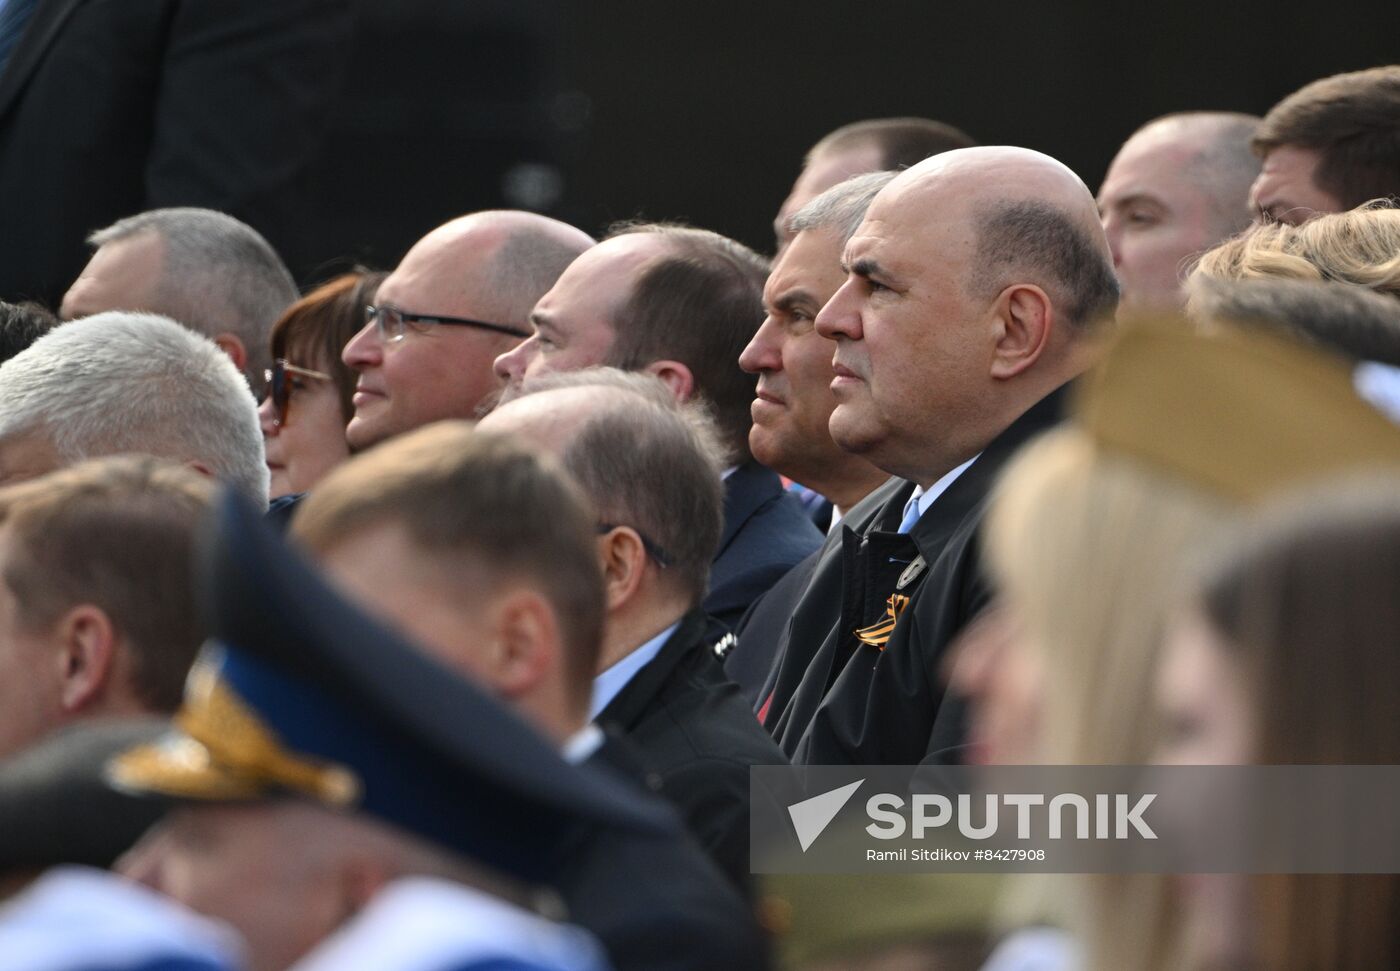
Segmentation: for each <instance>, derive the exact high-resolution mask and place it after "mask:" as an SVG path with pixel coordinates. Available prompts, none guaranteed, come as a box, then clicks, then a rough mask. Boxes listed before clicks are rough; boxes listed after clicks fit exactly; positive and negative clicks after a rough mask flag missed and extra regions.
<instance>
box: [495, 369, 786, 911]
mask: <svg viewBox="0 0 1400 971" xmlns="http://www.w3.org/2000/svg"><path fill="white" fill-rule="evenodd" d="M519 392H520V393H519V395H518V396H517V397H515V398H513V399H512V400H511V401H510V402H508V403H506V404H504V405H502V406H501V407H499V408H497V409H496V410H495V411H493V412H492V413H491V414H490V415H488V416H487V417H486V418H484V419H482V421H481V423H480V425H479V426H478V427H479V428H480V430H481V431H489V432H495V433H498V434H504V435H509V436H511V437H513V438H517V439H523V440H525V441H529V442H532V443H534V444H535V445H537V446H539V447H540V448H543V449H545V450H546V451H548V452H550V453H552V454H554V455H556V456H557V457H558V458H559V459H560V460H561V461H562V462H563V464H564V467H565V468H566V469H567V470H568V471H569V472H570V473H571V474H572V475H573V477H574V479H575V480H576V481H577V482H578V483H579V484H580V485H581V486H583V491H584V492H585V494H587V495H588V497H589V498H590V499H591V500H592V501H593V504H594V506H595V508H596V512H597V514H598V520H599V522H598V532H599V541H598V551H599V558H600V560H601V563H602V567H603V573H604V579H605V582H606V588H607V607H608V612H607V622H606V624H605V626H604V634H603V646H602V653H601V655H600V656H599V659H598V662H597V672H598V673H597V675H596V676H595V678H594V681H593V702H592V708H591V710H590V712H589V717H590V718H592V719H593V720H594V721H595V722H597V723H598V724H599V725H601V726H603V727H604V728H608V729H611V730H614V731H616V732H618V733H619V734H621V735H623V736H624V737H626V738H628V739H629V740H631V741H632V742H633V743H634V744H635V745H636V747H637V748H638V750H639V751H640V753H641V755H642V756H643V758H644V759H645V761H646V764H647V767H648V768H649V769H650V771H651V772H653V773H655V774H656V776H657V778H658V779H659V780H660V789H661V792H662V793H663V794H664V795H665V796H666V797H667V798H669V799H670V800H671V801H672V802H674V803H675V804H676V805H677V806H678V807H679V808H680V810H681V812H682V814H683V815H684V817H685V820H686V823H687V824H688V826H689V827H690V829H691V831H692V832H693V833H694V834H695V836H696V837H697V839H698V840H699V841H700V843H701V845H702V846H703V847H704V848H705V849H706V850H707V851H708V852H709V854H710V856H711V857H712V858H713V859H714V861H715V863H716V864H717V865H718V866H719V868H720V869H721V870H723V871H724V872H725V873H726V874H728V875H729V877H730V878H731V879H732V880H734V881H735V882H736V883H738V884H740V885H741V886H742V885H744V884H746V883H747V881H748V873H749V852H748V850H749V847H748V835H749V819H748V808H749V768H750V766H753V765H775V764H783V763H785V762H786V761H787V760H786V759H785V758H784V757H783V754H782V753H781V752H780V751H779V750H778V748H777V746H776V745H774V744H773V740H772V739H771V738H769V737H768V734H767V733H766V732H764V730H763V728H762V727H761V726H760V725H759V724H758V722H757V721H756V720H755V719H754V717H753V711H752V709H751V707H750V705H749V703H748V702H747V701H746V700H745V698H744V697H743V695H742V694H741V693H740V692H739V689H738V687H737V686H736V685H734V684H733V683H732V682H730V681H729V680H728V679H726V678H725V676H724V672H723V670H722V669H721V667H720V665H719V662H718V661H717V660H716V659H715V657H714V655H713V654H712V652H711V651H710V650H709V643H710V639H709V638H708V637H707V636H706V630H707V626H708V624H707V620H706V617H705V614H704V612H703V611H702V610H701V609H700V603H701V601H702V600H703V599H704V597H705V590H706V583H707V579H708V576H709V571H710V560H711V558H712V557H713V556H714V549H715V547H716V546H717V545H718V543H719V537H720V526H721V522H722V505H721V487H720V469H721V468H722V466H723V463H724V461H725V459H724V452H723V449H722V447H721V446H720V444H719V437H718V433H717V431H716V429H715V427H714V423H713V422H712V421H711V420H710V419H709V417H708V416H707V415H706V414H705V413H704V412H703V411H702V410H701V409H700V408H699V407H698V406H697V405H695V404H681V403H679V402H677V401H676V399H675V398H674V396H673V395H672V394H670V393H669V392H668V391H667V389H666V386H665V385H664V384H662V383H661V381H660V380H659V379H657V378H655V377H652V376H650V375H646V374H638V373H625V372H621V371H617V370H613V369H610V368H609V369H589V370H583V371H576V372H564V373H556V374H551V375H544V376H541V377H539V378H533V379H527V380H526V381H525V382H524V383H523V384H522V385H521V386H520V389H519Z"/></svg>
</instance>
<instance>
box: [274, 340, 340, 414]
mask: <svg viewBox="0 0 1400 971" xmlns="http://www.w3.org/2000/svg"><path fill="white" fill-rule="evenodd" d="M263 380H265V381H266V382H267V389H268V392H267V393H268V397H269V398H271V399H272V411H273V418H272V424H273V425H275V426H277V427H278V428H281V427H282V426H283V425H285V424H286V423H287V414H288V412H289V411H290V410H291V407H292V392H293V391H298V390H301V389H302V388H305V387H306V385H305V384H304V381H305V380H311V381H329V380H331V376H330V375H329V374H326V373H325V372H323V371H313V370H311V369H310V368H304V367H297V366H296V365H295V364H288V363H287V361H286V359H285V358H281V357H279V358H278V359H277V360H275V361H273V362H272V367H271V368H270V369H267V370H264V371H263Z"/></svg>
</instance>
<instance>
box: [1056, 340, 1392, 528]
mask: <svg viewBox="0 0 1400 971" xmlns="http://www.w3.org/2000/svg"><path fill="white" fill-rule="evenodd" d="M1352 370H1353V366H1352V364H1351V363H1349V362H1348V361H1346V360H1345V359H1343V358H1341V357H1338V356H1335V355H1333V354H1330V353H1328V352H1326V351H1321V350H1319V349H1317V348H1314V347H1306V346H1304V345H1302V344H1299V343H1297V342H1295V341H1292V340H1290V339H1288V338H1285V337H1280V336H1277V335H1274V334H1271V333H1266V332H1261V331H1256V330H1249V331H1245V330H1241V329H1234V328H1221V329H1219V330H1216V331H1213V332H1211V333H1198V332H1195V331H1193V330H1191V329H1189V328H1188V327H1187V326H1186V325H1185V324H1184V323H1182V322H1180V321H1165V322H1162V321H1158V322H1148V323H1137V324H1132V325H1130V326H1126V327H1125V328H1124V330H1123V332H1122V333H1121V334H1120V335H1118V336H1117V337H1116V338H1114V339H1113V340H1112V341H1111V342H1110V344H1109V346H1108V348H1107V350H1106V353H1105V354H1104V356H1103V357H1102V358H1101V359H1100V360H1099V362H1098V364H1097V365H1096V366H1095V367H1093V368H1091V369H1090V370H1089V372H1088V373H1087V374H1086V375H1085V376H1084V377H1083V378H1082V379H1081V380H1080V382H1079V387H1078V388H1077V394H1076V399H1075V404H1074V409H1073V413H1074V415H1075V417H1076V419H1077V421H1078V424H1079V425H1080V427H1082V428H1083V429H1084V430H1085V431H1087V432H1088V433H1089V434H1090V435H1091V436H1092V437H1093V438H1094V440H1095V441H1097V442H1098V443H1099V444H1101V445H1103V446H1104V447H1106V448H1109V449H1112V450H1114V451H1118V452H1121V453H1125V454H1127V455H1131V456H1132V457H1134V458H1135V459H1138V460H1139V461H1142V462H1143V463H1145V464H1148V465H1151V466H1153V467H1155V468H1157V469H1160V470H1162V471H1164V472H1167V473H1169V474H1172V475H1175V476H1178V477H1180V478H1183V479H1186V480H1188V481H1189V482H1191V483H1192V484H1194V485H1196V486H1198V487H1201V488H1204V489H1207V490H1209V491H1211V492H1213V493H1216V494H1217V495H1219V496H1221V497H1223V498H1225V499H1229V500H1232V501H1236V502H1255V501H1258V500H1260V499H1263V498H1265V497H1266V496H1267V495H1269V494H1271V493H1273V492H1276V491H1278V490H1279V489H1281V488H1286V487H1287V488H1291V487H1294V486H1297V485H1302V484H1305V483H1306V482H1308V481H1310V480H1316V479H1322V478H1326V477H1330V476H1334V475H1337V474H1339V473H1353V472H1358V473H1359V472H1365V471H1386V470H1391V471H1394V470H1397V469H1400V428H1397V427H1396V426H1395V425H1394V424H1392V423H1391V422H1390V421H1389V420H1388V419H1387V418H1385V416H1383V415H1382V414H1381V413H1380V412H1379V411H1377V410H1375V409H1374V408H1372V407H1371V406H1370V405H1368V404H1367V403H1366V402H1365V401H1363V400H1362V399H1361V397H1360V396H1359V395H1358V394H1357V393H1356V390H1355V385H1354V383H1353V378H1352Z"/></svg>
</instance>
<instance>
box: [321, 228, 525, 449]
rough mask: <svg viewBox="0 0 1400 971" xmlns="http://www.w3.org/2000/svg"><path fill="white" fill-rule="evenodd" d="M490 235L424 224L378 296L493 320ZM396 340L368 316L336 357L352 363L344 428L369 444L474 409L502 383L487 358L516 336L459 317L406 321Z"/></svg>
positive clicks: (353, 440) (383, 303)
mask: <svg viewBox="0 0 1400 971" xmlns="http://www.w3.org/2000/svg"><path fill="white" fill-rule="evenodd" d="M494 244H495V240H494V238H492V237H487V236H484V235H480V234H478V235H477V236H475V237H472V236H465V237H464V236H463V235H462V234H461V233H456V234H451V233H447V232H444V233H443V234H442V235H435V234H429V235H428V236H426V237H424V238H423V239H422V240H421V241H419V243H418V244H417V245H415V246H414V247H413V249H412V250H410V251H409V253H408V255H407V256H405V257H404V259H403V262H402V263H400V264H399V266H398V268H397V269H396V270H394V272H393V273H391V274H390V275H389V277H388V278H387V279H386V280H385V281H384V282H383V284H381V285H380V287H379V292H378V293H377V294H376V295H375V305H376V306H379V307H394V308H397V309H398V310H400V311H403V312H405V313H412V314H424V315H440V316H445V317H459V318H465V319H468V320H478V321H483V322H486V323H491V324H499V325H504V326H508V327H514V328H518V329H519V330H520V331H521V332H522V333H523V332H524V331H525V330H526V327H525V325H524V323H523V322H522V321H510V320H499V319H496V318H497V314H499V306H498V302H497V301H495V300H494V299H493V298H492V288H491V281H490V271H489V267H490V259H491V256H492V253H493V249H492V247H493V246H494ZM404 327H405V332H404V336H403V338H402V339H401V340H397V341H385V340H383V339H382V338H381V337H380V335H379V332H378V329H377V328H376V326H375V325H374V324H367V325H366V326H365V327H364V329H362V330H361V331H360V332H359V333H358V334H356V335H355V336H354V337H353V338H352V339H351V340H350V343H348V344H346V345H345V350H344V351H343V352H342V353H341V358H342V359H343V360H344V361H345V363H346V365H347V366H348V367H350V368H353V369H354V370H355V371H358V372H359V374H360V378H359V383H358V384H357V385H356V388H355V397H354V405H355V414H354V416H353V417H352V418H351V419H350V423H349V425H348V426H347V427H346V429H345V436H346V439H347V440H348V441H349V443H350V444H351V445H352V446H354V447H355V448H367V447H369V446H370V445H374V444H376V443H377V442H382V441H384V440H385V439H388V438H392V437H393V436H395V435H399V434H401V433H403V432H406V431H411V430H412V429H415V428H420V427H422V426H423V425H427V424H429V423H431V422H435V421H440V420H442V419H445V418H473V417H475V416H476V413H477V409H478V408H479V407H480V406H481V405H482V404H483V403H484V402H486V401H487V400H488V399H489V398H490V397H491V396H493V395H494V394H495V393H496V392H497V391H498V390H499V388H500V383H499V382H498V381H497V380H496V375H495V373H494V372H493V371H492V368H491V363H492V362H493V361H494V360H495V359H496V357H497V355H499V354H501V353H503V352H504V351H506V350H508V349H510V348H512V347H514V346H515V345H516V344H518V343H519V342H520V340H521V338H519V337H513V336H511V335H509V334H503V333H500V332H498V331H495V330H488V329H485V328H480V327H471V326H464V325H460V324H435V323H429V322H423V323H419V324H414V323H406V324H405V325H404Z"/></svg>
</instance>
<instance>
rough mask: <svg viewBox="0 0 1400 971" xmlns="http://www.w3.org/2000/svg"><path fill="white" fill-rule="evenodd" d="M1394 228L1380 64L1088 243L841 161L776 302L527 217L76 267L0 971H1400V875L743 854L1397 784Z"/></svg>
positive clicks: (1155, 191) (966, 185) (19, 471)
mask: <svg viewBox="0 0 1400 971" xmlns="http://www.w3.org/2000/svg"><path fill="white" fill-rule="evenodd" d="M0 9H3V8H0ZM1397 197H1400V67H1394V66H1391V67H1380V68H1374V69H1370V70H1364V71H1358V72H1354V73H1348V74H1342V75H1337V76H1333V77H1329V78H1324V79H1322V80H1319V81H1316V82H1314V83H1312V84H1309V85H1307V86H1305V87H1303V88H1301V89H1300V90H1298V91H1296V92H1294V93H1292V94H1290V95H1288V96H1287V97H1285V98H1284V99H1283V100H1282V101H1280V102H1279V103H1278V104H1277V105H1276V106H1275V107H1274V108H1273V109H1271V110H1270V111H1269V112H1268V113H1267V114H1266V115H1265V116H1264V117H1262V118H1255V117H1252V116H1248V115H1243V114H1237V113H1226V112H1204V111H1202V112H1188V113H1181V114H1174V115H1170V116H1167V117H1164V118H1158V119H1155V120H1152V121H1149V122H1148V123H1147V124H1145V125H1143V126H1142V127H1141V128H1140V129H1139V130H1138V131H1136V132H1134V133H1132V135H1131V136H1130V137H1129V138H1128V139H1127V140H1126V142H1124V144H1123V146H1122V148H1121V150H1120V151H1119V152H1118V154H1117V155H1116V157H1115V158H1114V159H1113V161H1112V163H1111V164H1110V166H1109V168H1108V171H1107V174H1106V176H1105V177H1104V179H1103V182H1102V185H1101V186H1100V187H1099V189H1098V194H1097V196H1095V194H1094V193H1093V192H1092V191H1091V190H1090V188H1089V187H1088V186H1086V184H1085V183H1084V181H1083V180H1082V179H1081V178H1080V176H1078V175H1077V174H1076V173H1074V172H1073V171H1071V170H1070V169H1069V168H1068V167H1066V166H1065V165H1063V164H1061V163H1060V162H1058V161H1057V160H1055V159H1053V158H1051V157H1049V156H1047V155H1045V154H1042V153H1040V152H1037V151H1034V150H1031V149H1028V148H1022V147H1011V146H984V145H978V144H977V143H976V142H974V140H973V139H972V138H971V137H970V136H968V135H967V134H965V133H964V132H962V131H960V130H958V129H957V128H954V127H953V126H951V125H948V124H945V123H942V122H936V121H931V120H926V119H918V118H893V119H871V120H866V121H861V122H856V123H854V124H851V125H848V126H846V127H843V128H841V129H839V130H837V131H835V132H833V133H831V134H830V135H828V136H827V137H826V138H823V139H822V140H821V141H820V142H818V143H817V144H816V145H815V146H814V147H813V148H812V149H811V151H810V152H809V153H808V155H807V157H806V158H805V159H804V160H802V164H801V171H800V174H799V176H798V178H797V179H796V182H795V184H794V186H793V189H792V192H791V194H790V195H789V196H788V197H787V199H786V200H784V201H783V202H782V203H781V206H780V208H779V211H778V215H777V219H776V221H775V224H774V226H775V231H776V238H775V255H774V256H773V257H772V258H769V257H767V256H765V255H761V254H760V253H758V252H755V251H754V250H752V249H750V248H749V247H747V246H745V245H743V244H742V243H739V242H737V241H735V240H732V239H729V238H726V237H724V236H722V235H720V234H718V233H715V232H712V231H709V230H706V229H702V228H698V227H695V226H690V225H681V224H674V223H659V222H645V223H644V222H637V223H627V224H623V225H618V226H614V227H612V228H611V229H609V230H608V232H606V233H605V234H604V235H603V237H602V238H601V239H596V240H595V239H594V238H593V237H592V236H590V235H589V234H588V233H587V232H585V231H583V230H582V229H579V228H577V227H574V226H570V225H567V224H565V223H563V222H560V221H558V220H555V219H551V218H548V217H546V216H543V215H539V214H536V213H530V212H524V211H507V210H494V211H486V212H476V213H470V214H466V215H460V216H457V217H456V218H453V219H451V220H450V221H448V222H446V223H444V224H443V225H441V226H439V227H437V228H435V229H433V230H432V231H430V232H428V233H427V234H426V235H425V236H423V237H422V238H421V239H420V240H419V241H418V242H417V243H416V244H415V245H414V246H413V247H412V248H411V249H409V251H408V252H407V253H406V254H405V255H404V256H403V258H402V260H401V261H400V262H399V263H398V265H397V266H395V267H393V268H392V269H389V270H387V271H386V272H378V271H373V270H370V269H360V270H356V271H354V272H351V273H347V274H345V275H342V276H339V277H336V278H335V279H332V280H330V281H328V282H323V283H321V284H319V285H317V286H314V287H311V288H308V289H307V290H306V292H304V293H302V292H301V291H299V289H298V287H297V285H296V283H295V282H294V280H293V277H292V275H291V274H290V273H289V272H288V270H287V268H286V266H285V265H284V263H283V261H282V260H281V259H280V258H279V256H278V254H277V253H276V252H275V251H274V250H273V248H272V247H271V246H270V245H269V244H268V243H267V242H266V240H265V239H264V238H263V237H262V236H261V235H260V234H259V233H258V232H257V231H256V230H255V229H253V228H252V227H250V226H248V225H246V224H244V223H243V222H240V221H239V220H237V219H234V218H232V217H230V216H228V215H225V214H222V213H219V212H214V211H211V210H207V209H200V208H161V209H155V210H151V211H147V212H142V213H135V214H132V215H130V216H128V217H127V218H123V219H121V220H120V221H118V222H116V223H114V224H112V225H111V226H107V227H105V228H96V229H92V228H91V227H89V229H92V231H91V232H90V235H88V236H87V243H88V245H89V247H90V250H91V256H90V259H89V262H88V263H87V266H86V267H85V268H84V269H83V270H82V272H81V273H80V275H79V276H78V277H77V278H76V279H75V280H74V281H73V282H72V285H71V286H70V287H69V288H68V290H67V293H66V294H65V295H64V296H63V299H62V301H61V304H59V305H58V306H57V307H56V308H46V307H43V306H41V305H39V304H35V303H24V302H22V301H20V300H19V298H20V297H21V296H23V295H22V294H3V293H0V299H7V300H13V301H14V302H10V303H4V304H0V357H3V360H4V363H3V364H0V901H3V903H0V966H3V967H4V968H5V969H12V971H119V969H129V971H140V969H147V968H149V969H157V968H160V969H185V968H188V969H202V971H234V969H242V971H285V969H289V968H295V969H297V971H322V969H324V971H332V969H334V971H345V969H366V971H368V969H382V971H459V969H460V971H466V969H479V971H574V969H578V971H595V969H596V971H602V969H608V968H612V969H616V971H650V969H696V971H699V969H720V968H723V969H746V968H753V969H762V968H767V967H771V966H776V965H780V966H783V967H786V968H808V969H824V971H838V969H841V971H844V969H850V971H855V969H867V971H880V969H904V968H910V969H912V968H926V969H940V971H942V969H949V971H963V969H967V971H973V969H978V968H985V969H987V971H1036V969H1044V971H1049V969H1061V971H1110V969H1111V971H1121V969H1128V968H1132V969H1158V968H1160V969H1191V971H1211V969H1227V968H1229V969H1246V968H1248V969H1254V968H1267V969H1271V971H1272V969H1297V971H1306V969H1321V968H1346V969H1352V968H1355V969H1362V968H1366V969H1373V968H1381V967H1396V966H1400V875H1394V876H1392V875H1369V876H1360V875H1289V874H1274V875H1265V876H1248V877H1241V878H1239V879H1233V880H1231V879H1216V880H1201V879H1193V880H1185V879H1178V878H1173V877H1171V876H1167V875H1160V874H1081V875H1073V874H1061V875H1048V874H1034V875H1028V876H1022V877H990V876H986V875H980V874H977V875H974V874H961V875H960V874H949V873H938V874H929V875H926V876H919V877H915V876H909V875H901V876H898V877H894V876H892V877H889V878H888V879H883V880H882V879H869V878H860V879H859V880H857V879H856V878H849V877H839V876H805V877H804V876H787V877H760V876H755V875H754V873H753V872H752V866H751V862H750V859H751V857H750V851H751V847H750V825H749V819H750V810H751V808H752V800H754V799H759V798H764V797H763V795H762V794H761V791H760V790H759V789H756V788H754V787H752V786H751V769H753V767H755V766H770V765H786V764H791V765H797V766H810V765H842V766H854V765H918V764H928V763H932V764H994V765H1014V766H1026V765H1039V766H1045V765H1051V766H1053V765H1095V766H1098V765H1103V766H1108V765H1146V764H1154V763H1160V764H1166V765H1251V764H1264V765H1275V764H1336V765H1353V764H1391V763H1400V733H1398V732H1397V730H1396V728H1395V727H1394V716H1395V713H1396V712H1397V710H1400V697H1395V696H1396V694H1397V691H1400V678H1398V677H1397V673H1396V663H1395V661H1394V657H1395V655H1394V654H1392V652H1393V651H1394V650H1395V649H1396V647H1397V645H1400V596H1397V595H1396V590H1397V589H1400V587H1398V586H1397V585H1400V208H1397V202H1396V199H1397ZM444 215H446V214H444ZM74 242H75V243H76V241H74Z"/></svg>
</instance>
